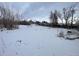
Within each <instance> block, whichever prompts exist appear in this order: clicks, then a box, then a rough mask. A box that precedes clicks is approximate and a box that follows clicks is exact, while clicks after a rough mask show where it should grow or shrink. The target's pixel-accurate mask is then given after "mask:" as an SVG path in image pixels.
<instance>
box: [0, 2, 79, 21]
mask: <svg viewBox="0 0 79 59" xmlns="http://www.w3.org/2000/svg"><path fill="white" fill-rule="evenodd" d="M2 4H3V5H5V6H7V7H9V8H10V9H12V10H14V12H18V11H19V12H18V13H19V14H21V15H22V18H26V19H33V20H35V19H37V20H40V21H41V20H47V21H49V19H48V17H49V15H50V11H54V10H58V11H60V12H61V11H62V9H63V8H68V7H70V6H71V5H72V4H74V3H72V2H71V3H69V2H65V3H64V2H10V3H0V5H2ZM77 4H79V3H77ZM77 9H79V5H77Z"/></svg>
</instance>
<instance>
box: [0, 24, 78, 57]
mask: <svg viewBox="0 0 79 59" xmlns="http://www.w3.org/2000/svg"><path fill="white" fill-rule="evenodd" d="M59 31H66V29H58V28H48V27H42V26H35V25H31V26H23V25H20V28H19V29H16V30H4V31H0V55H21V56H23V55H25V56H55V55H56V56H59V55H79V40H78V39H77V40H65V39H64V38H60V37H57V34H58V32H59Z"/></svg>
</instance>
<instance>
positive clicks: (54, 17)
mask: <svg viewBox="0 0 79 59" xmlns="http://www.w3.org/2000/svg"><path fill="white" fill-rule="evenodd" d="M57 19H58V12H57V10H55V11H54V12H52V11H51V14H50V21H51V23H52V24H53V25H57V24H58V20H57Z"/></svg>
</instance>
